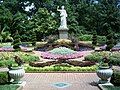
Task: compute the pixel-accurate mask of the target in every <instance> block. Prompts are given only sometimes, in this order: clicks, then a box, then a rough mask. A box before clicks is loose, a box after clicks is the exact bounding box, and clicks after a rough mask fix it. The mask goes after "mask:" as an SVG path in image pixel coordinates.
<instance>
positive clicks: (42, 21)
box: [32, 8, 56, 40]
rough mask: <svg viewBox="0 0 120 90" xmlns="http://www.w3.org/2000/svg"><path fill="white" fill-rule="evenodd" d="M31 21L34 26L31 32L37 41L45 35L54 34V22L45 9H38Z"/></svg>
mask: <svg viewBox="0 0 120 90" xmlns="http://www.w3.org/2000/svg"><path fill="white" fill-rule="evenodd" d="M32 21H33V22H34V25H35V28H33V31H35V32H36V35H37V40H40V39H41V37H43V36H45V35H46V36H47V35H50V34H52V33H55V29H56V21H55V20H54V17H52V16H51V14H50V13H49V12H48V10H47V9H46V8H39V9H38V11H37V12H36V14H35V15H34V16H33V19H32ZM40 35H41V36H40Z"/></svg>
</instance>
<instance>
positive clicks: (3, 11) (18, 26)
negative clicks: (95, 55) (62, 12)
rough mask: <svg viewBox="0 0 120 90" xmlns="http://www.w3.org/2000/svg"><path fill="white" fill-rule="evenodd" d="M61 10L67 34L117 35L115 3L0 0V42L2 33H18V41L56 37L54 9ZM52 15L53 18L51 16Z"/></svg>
mask: <svg viewBox="0 0 120 90" xmlns="http://www.w3.org/2000/svg"><path fill="white" fill-rule="evenodd" d="M62 5H64V6H65V9H66V11H67V14H68V17H67V24H68V28H69V33H70V34H72V33H73V34H75V35H81V34H92V33H91V32H93V31H96V32H97V34H98V35H108V34H109V32H110V31H112V32H114V33H117V34H119V33H120V9H119V8H117V2H116V1H115V0H99V2H98V3H93V2H91V0H1V1H0V35H1V36H0V40H2V39H3V38H4V37H2V36H4V35H3V32H6V33H7V35H8V36H9V37H13V38H14V36H15V32H16V31H18V33H19V35H20V39H21V41H32V40H33V39H32V38H33V37H32V35H33V36H35V35H36V36H35V37H36V40H41V39H42V38H44V37H45V36H48V35H53V34H57V32H58V31H57V28H58V27H59V22H60V16H59V12H57V10H56V8H57V6H62ZM53 14H54V15H53Z"/></svg>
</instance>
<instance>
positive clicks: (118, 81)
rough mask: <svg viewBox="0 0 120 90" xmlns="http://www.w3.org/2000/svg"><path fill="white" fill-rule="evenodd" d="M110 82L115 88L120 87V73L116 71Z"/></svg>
mask: <svg viewBox="0 0 120 90" xmlns="http://www.w3.org/2000/svg"><path fill="white" fill-rule="evenodd" d="M110 82H111V83H112V84H113V85H114V86H120V71H117V70H114V72H113V75H112V77H111V80H110Z"/></svg>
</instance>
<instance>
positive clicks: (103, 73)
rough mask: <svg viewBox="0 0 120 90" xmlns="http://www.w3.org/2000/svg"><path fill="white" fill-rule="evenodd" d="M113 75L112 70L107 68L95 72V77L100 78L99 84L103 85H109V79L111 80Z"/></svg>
mask: <svg viewBox="0 0 120 90" xmlns="http://www.w3.org/2000/svg"><path fill="white" fill-rule="evenodd" d="M112 74H113V70H112V69H111V68H109V67H100V68H99V69H98V70H97V76H98V77H99V78H100V80H99V83H100V84H104V83H109V81H110V80H109V79H110V78H111V76H112Z"/></svg>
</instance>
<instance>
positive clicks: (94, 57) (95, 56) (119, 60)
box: [85, 52, 120, 65]
mask: <svg viewBox="0 0 120 90" xmlns="http://www.w3.org/2000/svg"><path fill="white" fill-rule="evenodd" d="M105 54H106V55H107V56H108V58H109V60H110V63H112V64H113V65H120V53H119V52H113V53H112V54H111V55H110V52H94V53H92V54H91V55H88V56H86V57H85V60H87V61H95V62H100V61H101V60H102V58H103V57H104V55H105Z"/></svg>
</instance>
